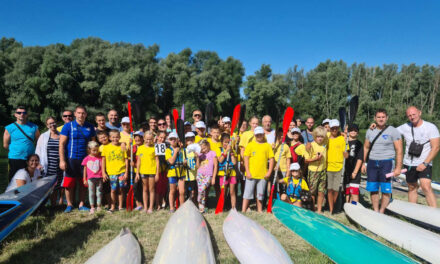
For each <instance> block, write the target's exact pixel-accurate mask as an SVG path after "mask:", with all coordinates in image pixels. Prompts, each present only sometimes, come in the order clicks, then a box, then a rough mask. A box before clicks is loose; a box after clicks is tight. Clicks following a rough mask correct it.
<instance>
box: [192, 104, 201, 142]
mask: <svg viewBox="0 0 440 264" xmlns="http://www.w3.org/2000/svg"><path fill="white" fill-rule="evenodd" d="M202 117H203V116H202V111H200V110H199V109H196V110H194V111H193V113H192V118H193V120H194V122H193V125H192V131H196V123H197V122H199V121H201V120H202ZM196 140H197V139H196Z"/></svg>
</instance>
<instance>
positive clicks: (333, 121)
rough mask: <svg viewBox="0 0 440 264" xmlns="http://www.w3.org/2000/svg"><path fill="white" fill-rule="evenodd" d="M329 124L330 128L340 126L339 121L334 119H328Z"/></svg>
mask: <svg viewBox="0 0 440 264" xmlns="http://www.w3.org/2000/svg"><path fill="white" fill-rule="evenodd" d="M329 125H330V128H332V127H338V126H340V124H339V121H338V120H336V119H332V120H330V122H329Z"/></svg>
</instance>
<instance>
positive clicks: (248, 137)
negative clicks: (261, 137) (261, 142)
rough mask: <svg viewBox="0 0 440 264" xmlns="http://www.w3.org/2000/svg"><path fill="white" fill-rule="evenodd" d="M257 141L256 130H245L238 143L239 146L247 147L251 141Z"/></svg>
mask: <svg viewBox="0 0 440 264" xmlns="http://www.w3.org/2000/svg"><path fill="white" fill-rule="evenodd" d="M251 141H252V142H256V141H255V135H254V131H251V130H248V131H245V132H243V134H241V136H240V143H239V144H238V146H239V147H243V148H246V146H247V145H248V144H249V143H250V142H251Z"/></svg>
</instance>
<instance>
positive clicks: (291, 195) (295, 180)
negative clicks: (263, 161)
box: [279, 163, 309, 207]
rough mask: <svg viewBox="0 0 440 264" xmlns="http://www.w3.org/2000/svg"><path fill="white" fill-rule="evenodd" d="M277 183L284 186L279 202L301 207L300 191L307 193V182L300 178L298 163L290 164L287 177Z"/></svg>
mask: <svg viewBox="0 0 440 264" xmlns="http://www.w3.org/2000/svg"><path fill="white" fill-rule="evenodd" d="M279 183H281V184H284V185H286V187H285V188H283V190H285V191H284V192H282V194H281V200H282V201H285V202H287V203H290V204H293V205H296V206H298V207H301V206H302V204H301V191H302V190H304V191H308V190H309V187H308V186H307V182H306V181H305V180H303V179H302V177H301V167H300V166H299V164H298V163H292V164H290V171H289V172H288V173H287V176H286V177H284V178H283V179H281V180H280V181H279Z"/></svg>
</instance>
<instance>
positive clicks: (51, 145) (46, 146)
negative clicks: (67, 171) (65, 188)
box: [35, 117, 63, 205]
mask: <svg viewBox="0 0 440 264" xmlns="http://www.w3.org/2000/svg"><path fill="white" fill-rule="evenodd" d="M46 127H47V128H48V129H49V130H48V131H46V132H45V133H43V134H42V135H41V137H40V138H39V139H38V142H37V147H36V149H35V153H36V154H37V155H38V156H39V157H41V159H40V164H41V168H42V170H43V171H44V172H45V176H57V183H56V185H55V188H54V191H53V193H52V195H51V204H52V205H55V204H56V199H57V197H58V195H59V199H60V200H59V202H58V204H63V194H62V188H61V182H62V181H63V171H62V170H61V169H60V167H59V164H60V155H59V142H60V132H58V130H57V123H56V120H55V118H54V117H48V118H47V119H46Z"/></svg>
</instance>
